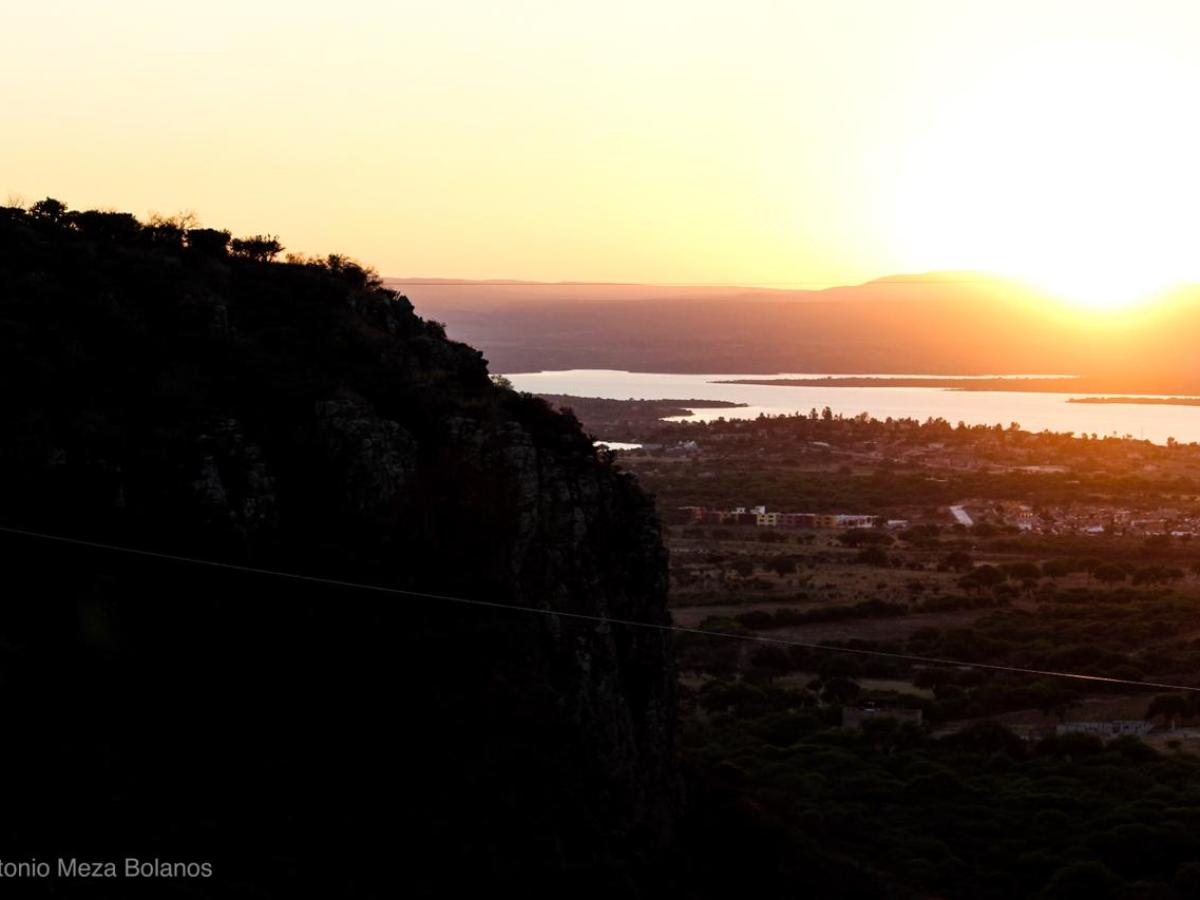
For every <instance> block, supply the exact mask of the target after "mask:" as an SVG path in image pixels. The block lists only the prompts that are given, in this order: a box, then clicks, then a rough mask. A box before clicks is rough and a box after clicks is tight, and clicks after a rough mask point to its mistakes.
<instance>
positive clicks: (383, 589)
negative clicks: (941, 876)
mask: <svg viewBox="0 0 1200 900" xmlns="http://www.w3.org/2000/svg"><path fill="white" fill-rule="evenodd" d="M0 533H2V534H10V535H17V536H20V537H26V538H33V539H36V540H43V541H50V542H53V543H57V544H65V545H69V546H75V547H87V548H90V549H93V550H103V551H106V552H111V553H124V554H128V555H131V556H140V557H146V558H150V559H160V560H165V561H168V562H177V563H185V564H188V565H196V566H207V567H209V568H215V569H223V570H226V571H231V572H239V573H242V574H247V575H262V576H266V577H270V578H283V579H288V580H292V581H299V582H304V583H307V584H319V585H324V586H326V587H339V588H350V589H352V590H361V591H372V592H375V593H381V594H395V595H398V596H403V597H416V598H418V599H425V600H438V601H442V602H446V603H456V604H460V605H463V606H477V607H486V608H488V609H503V610H510V611H512V612H523V613H532V614H536V615H542V616H554V617H559V618H564V619H574V620H578V621H585V622H594V623H596V624H598V625H620V626H624V627H630V628H648V629H653V630H655V631H669V632H674V633H677V634H698V635H703V636H705V637H718V638H726V639H729V640H738V641H749V642H752V643H759V644H774V645H779V646H784V647H799V648H801V649H804V650H815V651H820V652H825V653H845V654H852V655H855V656H867V657H876V658H885V659H895V660H903V661H905V662H918V663H925V664H927V665H938V666H951V667H955V668H966V669H982V670H987V671H992V672H1008V673H1012V674H1018V675H1037V676H1040V677H1043V678H1065V679H1072V680H1075V681H1090V682H1096V683H1101V684H1119V685H1128V686H1131V687H1139V688H1154V689H1156V690H1168V691H1187V692H1190V693H1200V687H1189V686H1188V685H1183V684H1165V683H1162V682H1155V681H1135V680H1133V679H1129V678H1112V677H1109V676H1106V675H1087V674H1084V673H1082V672H1059V671H1053V670H1049V669H1033V668H1026V667H1023V666H1004V665H999V664H996V663H980V662H968V661H966V660H959V659H945V658H942V657H937V656H921V655H918V654H912V653H896V652H892V651H888V650H867V649H863V648H858V647H832V646H828V645H826V644H814V643H809V642H805V641H793V640H789V639H787V638H774V637H768V636H766V635H759V634H738V633H736V632H732V631H709V630H707V629H704V628H689V627H687V626H685V625H667V624H663V623H660V622H643V621H638V620H635V619H619V618H613V617H611V616H593V615H589V614H587V613H578V612H567V611H565V610H555V609H543V608H541V607H537V606H522V605H518V604H512V603H500V602H499V601H495V600H478V599H471V598H467V597H456V596H454V595H451V594H436V593H431V592H428V591H412V590H406V589H404V588H396V587H387V586H385V585H379V584H366V583H364V582H359V581H344V580H342V579H338V578H325V577H322V576H319V575H303V574H301V573H299V572H284V571H280V570H277V569H263V568H259V567H256V566H243V565H239V564H237V563H227V562H220V561H218V560H212V559H199V558H196V557H191V556H180V555H177V554H174V553H162V552H160V551H157V550H144V549H140V548H137V547H126V546H122V545H120V544H106V543H103V542H100V541H89V540H84V539H82V538H71V537H65V536H64V535H58V534H47V533H45V532H39V531H27V530H25V529H21V528H8V527H4V526H0Z"/></svg>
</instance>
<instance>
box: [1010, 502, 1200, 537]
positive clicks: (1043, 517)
mask: <svg viewBox="0 0 1200 900" xmlns="http://www.w3.org/2000/svg"><path fill="white" fill-rule="evenodd" d="M992 505H993V507H994V509H995V510H996V512H998V513H999V515H1000V519H1001V521H1003V522H1004V523H1005V524H1007V525H1015V526H1016V527H1017V528H1019V529H1020V530H1021V531H1028V532H1033V533H1035V534H1105V533H1108V532H1111V533H1113V534H1126V535H1154V534H1168V535H1171V536H1173V537H1184V536H1187V535H1191V536H1195V535H1200V518H1198V517H1196V516H1194V515H1188V514H1186V513H1181V512H1180V511H1179V510H1174V509H1157V510H1150V511H1145V512H1137V511H1134V510H1130V509H1124V508H1120V507H1108V506H1095V505H1075V506H1069V507H1050V508H1048V509H1045V510H1042V511H1035V510H1034V509H1033V508H1032V507H1031V506H1030V505H1029V504H1027V503H1020V502H1017V501H1000V502H997V503H994V504H992Z"/></svg>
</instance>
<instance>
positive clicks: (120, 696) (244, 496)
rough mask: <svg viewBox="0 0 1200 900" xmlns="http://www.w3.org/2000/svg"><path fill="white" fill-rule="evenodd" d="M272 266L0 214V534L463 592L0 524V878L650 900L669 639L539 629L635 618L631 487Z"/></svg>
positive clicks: (49, 218) (520, 409)
mask: <svg viewBox="0 0 1200 900" xmlns="http://www.w3.org/2000/svg"><path fill="white" fill-rule="evenodd" d="M281 249H282V248H281V247H280V246H279V243H278V241H277V240H275V239H274V238H273V237H271V236H263V235H260V236H254V237H250V238H243V239H240V240H234V239H231V237H230V235H229V234H228V233H227V232H222V231H218V230H214V229H201V228H195V227H190V223H188V222H186V221H181V220H164V219H157V220H153V221H151V222H150V223H142V222H139V221H138V220H136V219H135V218H134V217H133V216H130V215H127V214H121V213H110V212H97V211H88V212H81V213H76V212H71V211H70V210H68V209H67V208H66V207H65V206H63V205H62V204H58V203H57V202H54V201H43V202H42V203H39V204H36V205H35V206H34V207H33V208H32V209H31V210H28V211H27V210H22V209H15V208H5V209H0V320H2V323H3V327H0V378H2V380H3V383H4V384H5V385H6V387H7V390H6V401H5V410H4V413H5V414H4V426H3V428H4V432H5V437H4V440H3V442H2V447H3V450H2V452H3V458H2V460H0V463H2V464H0V495H2V496H3V497H4V502H3V504H2V505H0V525H2V526H4V527H6V528H9V529H19V530H22V531H29V532H37V533H41V534H50V535H56V536H60V537H66V538H72V539H80V540H86V541H94V542H101V543H104V544H111V545H118V546H121V547H126V548H135V549H138V550H144V551H151V552H156V553H162V554H167V555H170V556H181V557H187V558H191V559H195V560H205V561H217V562H221V563H226V564H230V565H233V566H244V567H248V568H253V569H262V570H269V571H272V572H281V573H296V574H302V575H310V576H317V577H321V578H327V579H336V580H341V581H345V582H353V583H358V584H365V585H371V586H381V587H386V588H393V589H399V590H406V591H413V592H428V593H431V594H438V595H449V596H452V597H461V598H468V599H476V600H482V601H486V602H488V603H493V604H499V607H479V606H464V605H461V604H456V603H452V602H445V601H440V600H437V599H432V598H429V597H420V596H408V595H401V594H395V593H385V592H379V591H369V590H361V589H356V588H353V587H349V586H338V585H334V584H328V583H317V582H306V581H299V580H295V579H289V578H285V577H279V576H275V575H269V574H262V573H255V572H251V571H247V570H246V569H238V568H219V567H213V566H209V565H203V564H199V563H187V562H181V561H179V560H177V559H169V558H162V557H151V556H145V555H136V554H129V553H122V552H116V551H112V550H107V549H103V548H96V547H88V546H81V545H78V544H70V543H61V542H54V541H48V540H45V539H41V538H35V537H30V536H27V535H20V534H14V533H4V534H0V549H2V552H3V565H4V570H5V572H6V574H7V576H8V577H7V582H8V588H9V589H8V590H6V592H5V594H6V596H5V600H4V603H3V604H2V605H0V697H2V698H3V706H4V708H5V710H6V714H5V719H6V725H7V728H6V731H7V735H8V737H7V739H6V740H5V741H4V742H3V749H0V765H2V766H3V770H4V771H7V772H9V773H20V777H19V778H17V777H14V778H12V779H11V780H9V782H8V786H7V788H6V795H7V796H6V813H5V815H4V816H3V817H2V818H0V842H2V843H3V845H4V847H5V856H6V858H9V857H11V858H16V857H18V856H19V855H20V854H26V855H28V856H40V857H41V858H51V857H52V856H54V855H56V854H57V855H63V854H67V855H71V856H79V857H80V858H86V857H96V858H110V857H123V856H140V857H142V858H145V859H151V858H159V859H163V860H188V859H208V860H211V861H212V864H213V867H214V872H215V874H214V876H213V878H212V879H210V880H208V881H204V880H189V881H188V882H187V884H186V885H183V884H172V883H167V882H162V881H159V882H155V883H154V884H152V885H149V886H144V887H145V889H146V890H147V891H148V892H149V895H153V896H172V895H175V893H176V892H177V893H178V895H181V896H202V897H204V896H214V897H215V896H221V897H232V896H247V897H249V896H253V897H261V896H297V895H306V894H309V893H311V892H312V891H314V890H316V889H317V888H320V889H322V890H324V891H326V895H327V896H385V895H386V896H395V895H396V892H397V890H398V888H397V885H403V890H402V893H405V894H411V893H416V894H422V893H429V894H437V895H440V896H446V895H453V894H456V893H460V892H461V891H464V890H467V889H470V888H472V887H475V888H481V887H483V886H487V887H488V888H489V889H490V890H499V891H504V890H506V889H511V890H520V891H521V892H522V894H523V895H529V894H530V893H542V892H546V893H559V894H562V893H566V894H567V895H576V896H577V895H579V894H581V893H583V894H593V893H594V894H599V893H606V892H607V893H611V892H613V891H618V892H620V893H622V894H626V895H627V894H629V893H632V892H634V890H635V888H640V889H643V890H648V889H649V886H651V885H652V884H653V883H654V882H653V878H652V877H650V876H649V875H647V873H648V872H651V871H652V870H654V869H655V867H656V865H657V862H656V859H657V854H659V853H660V852H661V851H662V848H664V847H666V846H667V845H668V844H669V843H670V842H671V840H672V823H673V821H674V819H675V816H676V812H677V810H678V808H679V802H680V800H679V798H680V788H679V775H678V772H677V771H676V765H675V760H674V755H675V749H674V738H673V727H674V723H673V717H674V704H675V699H674V688H673V671H672V656H671V646H670V641H669V635H668V634H667V633H666V632H662V631H655V630H651V629H630V628H622V627H620V626H616V625H612V626H606V625H599V624H597V623H594V622H590V621H583V620H578V619H571V618H568V617H564V616H560V615H555V613H559V612H561V613H582V614H585V615H590V616H605V617H608V616H611V617H614V618H618V619H630V620H639V621H646V622H652V623H664V624H665V623H667V622H668V616H667V612H666V609H665V594H666V587H667V580H666V559H665V551H664V549H663V546H662V543H661V540H660V537H659V531H658V523H657V519H656V516H655V511H654V508H653V504H652V502H651V501H650V500H649V499H648V498H647V497H646V496H645V495H644V494H643V493H642V492H641V491H640V490H639V489H638V487H637V485H636V484H635V483H634V482H633V480H632V479H631V477H630V476H628V475H626V474H623V473H622V472H620V471H619V470H618V469H616V468H615V467H614V466H613V465H612V463H611V462H610V461H609V459H608V458H607V457H605V456H604V455H598V454H597V452H596V451H595V450H594V448H593V446H592V444H591V441H590V439H589V438H588V437H587V436H586V435H585V434H584V433H583V432H582V430H581V429H580V426H579V424H578V422H576V421H575V420H574V419H573V418H571V417H569V416H564V415H562V414H560V413H557V412H554V411H552V410H551V409H550V408H549V407H548V406H547V405H546V404H545V403H543V402H542V401H540V400H536V399H534V398H531V397H529V396H522V395H518V394H516V393H513V392H512V391H511V390H508V389H506V388H504V387H500V386H497V385H496V384H494V383H493V382H492V381H491V379H490V378H489V376H488V371H487V366H486V363H485V361H484V359H483V357H482V356H481V354H480V353H479V352H477V351H476V350H473V349H472V348H470V347H468V346H466V345H463V344H459V343H455V342H453V341H449V340H447V339H446V337H445V335H444V331H443V329H442V327H441V326H440V325H438V324H437V323H434V322H429V321H425V320H423V319H421V318H420V317H418V316H417V315H416V314H415V313H414V311H413V308H412V305H411V304H410V303H409V302H408V301H407V300H406V299H405V298H404V297H403V296H402V295H399V294H397V293H394V292H392V291H389V290H386V289H384V288H383V287H382V286H381V284H380V282H379V280H378V279H377V278H376V277H375V276H374V274H373V273H372V272H370V271H369V270H367V269H365V268H364V267H362V266H360V265H358V264H356V263H354V262H353V261H351V260H349V259H346V258H344V257H338V256H331V257H328V258H325V259H321V260H316V259H303V258H295V257H292V258H289V260H288V261H276V260H277V259H278V257H279V254H280V252H281ZM512 605H517V606H526V607H536V608H537V609H539V610H544V611H546V612H547V614H542V615H539V614H531V613H528V612H519V611H514V610H511V609H506V608H504V607H505V606H512ZM27 887H29V889H30V892H31V893H35V894H36V893H37V891H38V890H40V889H46V888H47V886H46V885H42V884H36V885H28V886H27ZM115 887H116V889H115V891H114V892H113V893H112V896H130V895H131V893H132V892H133V890H134V889H135V888H138V885H130V884H126V883H121V884H118V885H116V886H115ZM89 895H95V896H103V895H104V894H102V893H101V894H89Z"/></svg>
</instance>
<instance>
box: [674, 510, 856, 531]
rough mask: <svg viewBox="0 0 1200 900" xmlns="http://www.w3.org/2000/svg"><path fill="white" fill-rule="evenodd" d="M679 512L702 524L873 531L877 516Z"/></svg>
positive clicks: (719, 511) (751, 511) (765, 512)
mask: <svg viewBox="0 0 1200 900" xmlns="http://www.w3.org/2000/svg"><path fill="white" fill-rule="evenodd" d="M680 510H681V511H683V512H684V513H686V514H688V515H689V516H690V517H691V521H692V522H693V523H703V524H705V525H758V526H762V527H766V528H875V527H876V526H878V525H879V524H880V518H879V516H858V515H843V514H841V513H831V514H825V513H801V512H767V508H766V507H765V506H752V507H750V508H749V509H747V508H746V507H744V506H739V507H737V508H736V509H706V508H705V507H703V506H682V507H680Z"/></svg>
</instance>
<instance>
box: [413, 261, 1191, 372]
mask: <svg viewBox="0 0 1200 900" xmlns="http://www.w3.org/2000/svg"><path fill="white" fill-rule="evenodd" d="M428 282H429V279H410V280H409V283H407V284H405V291H406V293H407V294H408V295H409V296H410V297H411V298H412V300H413V302H414V304H415V305H416V307H417V309H418V310H419V311H420V312H421V313H422V314H423V315H426V316H429V317H431V318H434V319H437V320H440V321H443V322H445V323H446V325H447V328H448V332H449V334H450V335H451V336H453V337H456V338H458V339H460V340H464V341H467V342H469V343H471V344H472V345H473V346H476V347H478V348H479V349H481V350H482V351H483V352H484V354H485V355H486V356H487V358H488V359H489V361H490V363H491V365H492V367H493V369H494V370H496V371H504V372H521V371H536V370H539V369H568V368H615V369H630V370H635V371H659V372H727V373H746V374H760V373H775V372H822V373H826V372H827V373H895V374H1011V373H1028V374H1075V375H1082V376H1086V379H1087V380H1086V383H1085V385H1083V387H1087V388H1092V389H1095V390H1107V391H1113V392H1119V391H1141V392H1154V393H1158V392H1167V393H1170V392H1179V393H1187V392H1193V391H1197V390H1200V359H1198V358H1197V355H1196V354H1195V352H1194V349H1193V336H1194V335H1195V334H1196V333H1197V331H1198V328H1200V289H1197V288H1188V289H1183V290H1180V291H1178V292H1176V293H1175V294H1173V295H1171V296H1168V297H1163V298H1160V299H1159V300H1158V301H1157V302H1156V303H1155V304H1153V305H1152V307H1147V308H1145V309H1143V310H1140V311H1135V312H1134V313H1131V314H1119V315H1114V316H1104V315H1099V316H1088V315H1085V314H1080V313H1078V312H1076V311H1070V310H1068V309H1067V308H1065V307H1063V306H1062V305H1061V304H1060V303H1057V302H1056V301H1054V300H1052V299H1051V298H1048V297H1045V296H1041V295H1038V294H1036V293H1034V292H1031V291H1030V290H1028V289H1026V288H1024V287H1022V286H1021V285H1020V284H1018V283H1016V282H1014V281H1010V280H1006V279H1003V278H998V277H995V276H989V275H986V274H980V273H972V272H933V273H924V274H914V275H893V276H888V277H886V278H880V279H876V280H874V281H870V282H867V283H865V284H859V285H850V286H845V287H833V288H826V289H822V290H779V289H771V288H738V287H726V286H711V287H705V286H686V287H661V286H639V285H606V284H602V285H582V284H536V283H512V284H503V285H500V286H496V285H492V286H484V285H483V284H479V283H470V282H452V283H446V284H438V285H432V284H429V283H428ZM395 283H396V284H403V283H404V282H400V281H397V282H395Z"/></svg>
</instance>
